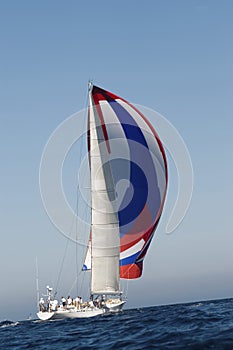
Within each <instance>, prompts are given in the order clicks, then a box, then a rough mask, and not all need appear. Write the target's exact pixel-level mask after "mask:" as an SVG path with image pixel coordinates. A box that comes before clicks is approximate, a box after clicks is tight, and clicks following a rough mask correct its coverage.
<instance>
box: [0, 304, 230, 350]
mask: <svg viewBox="0 0 233 350" xmlns="http://www.w3.org/2000/svg"><path fill="white" fill-rule="evenodd" d="M0 349H4V350H7V349H17V350H18V349H38V350H39V349H56V350H59V349H64V350H68V349H69V350H71V349H80V350H81V349H83V350H84V349H114V350H115V349H132V350H137V349H140V350H141V349H233V299H224V300H215V301H204V302H196V303H189V304H176V305H168V306H156V307H149V308H142V309H133V310H124V311H123V312H122V313H120V314H115V315H114V314H113V315H103V316H97V317H94V318H89V319H73V320H65V321H63V320H54V321H46V322H42V321H38V320H30V321H19V322H11V321H2V322H0Z"/></svg>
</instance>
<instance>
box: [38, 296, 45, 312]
mask: <svg viewBox="0 0 233 350" xmlns="http://www.w3.org/2000/svg"><path fill="white" fill-rule="evenodd" d="M39 307H40V311H45V306H44V299H43V298H40V302H39Z"/></svg>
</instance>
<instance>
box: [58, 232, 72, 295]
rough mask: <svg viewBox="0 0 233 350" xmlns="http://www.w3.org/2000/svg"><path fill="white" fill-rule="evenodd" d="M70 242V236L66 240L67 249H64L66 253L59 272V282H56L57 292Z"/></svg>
mask: <svg viewBox="0 0 233 350" xmlns="http://www.w3.org/2000/svg"><path fill="white" fill-rule="evenodd" d="M68 244H69V238H67V240H66V246H65V251H64V254H63V258H62V262H61V266H60V271H59V274H58V279H57V284H56V288H55V294H57V288H58V285H59V283H60V279H61V274H62V269H63V266H64V261H65V257H66V252H67V248H68Z"/></svg>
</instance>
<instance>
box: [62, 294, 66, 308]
mask: <svg viewBox="0 0 233 350" xmlns="http://www.w3.org/2000/svg"><path fill="white" fill-rule="evenodd" d="M61 304H62V306H63V308H64V309H65V308H66V299H65V298H64V297H61Z"/></svg>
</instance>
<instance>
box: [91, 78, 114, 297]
mask: <svg viewBox="0 0 233 350" xmlns="http://www.w3.org/2000/svg"><path fill="white" fill-rule="evenodd" d="M92 88H93V86H92V83H90V82H89V85H88V89H89V116H88V124H89V125H88V130H89V152H90V153H89V162H90V171H91V295H94V294H95V295H97V294H98V295H103V294H119V293H120V291H119V259H120V236H119V222H118V215H117V213H116V212H115V211H114V208H113V204H112V201H113V200H114V199H115V188H114V183H113V179H112V174H111V169H110V165H109V163H108V157H109V153H108V150H107V146H106V142H105V139H104V135H103V129H102V125H101V121H100V118H99V114H98V111H97V109H96V107H95V105H94V103H93V99H92Z"/></svg>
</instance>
